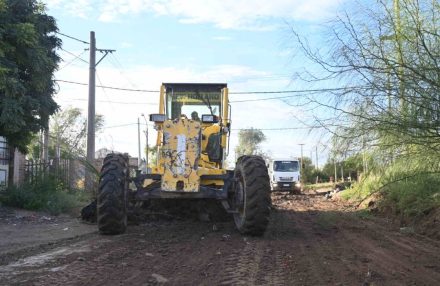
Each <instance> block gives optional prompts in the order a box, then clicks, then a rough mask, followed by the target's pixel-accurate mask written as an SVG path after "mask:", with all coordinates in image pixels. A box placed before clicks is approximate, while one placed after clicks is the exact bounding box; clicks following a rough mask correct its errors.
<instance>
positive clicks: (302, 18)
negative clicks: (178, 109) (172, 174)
mask: <svg viewBox="0 0 440 286" xmlns="http://www.w3.org/2000/svg"><path fill="white" fill-rule="evenodd" d="M345 2H346V1H344V0H272V1H266V0H264V1H261V0H209V1H206V0H205V1H202V0H186V1H177V0H100V1H96V0H93V1H92V0H77V1H70V0H45V1H43V3H45V4H46V7H47V13H48V14H49V15H51V16H53V17H55V19H56V21H57V24H58V28H59V32H60V33H62V34H65V35H68V36H71V37H74V38H76V39H80V40H82V41H85V42H89V37H90V36H89V34H90V31H94V32H95V35H96V43H97V48H99V49H114V50H116V51H115V52H113V53H112V54H109V55H108V56H106V57H105V58H104V59H103V60H102V61H101V62H100V63H99V65H98V66H97V73H96V84H97V85H103V86H112V87H119V88H126V89H142V90H158V89H159V87H160V85H161V83H162V82H206V83H209V82H213V83H227V84H228V87H229V91H230V93H231V95H230V101H231V105H232V134H231V140H230V142H231V145H230V155H229V156H228V161H230V162H233V161H234V160H235V158H234V157H235V156H234V152H233V150H234V148H235V146H236V144H237V142H238V132H239V130H240V129H243V128H251V127H253V128H258V129H262V131H263V132H264V134H265V135H266V137H267V140H266V141H265V142H264V143H262V145H261V147H262V149H263V151H264V152H266V153H268V154H270V155H271V156H272V157H299V156H300V154H301V151H300V150H301V149H300V145H299V144H304V146H303V151H304V155H305V156H309V157H310V156H311V155H312V156H313V162H314V163H315V157H316V155H315V151H316V150H318V155H319V156H318V161H319V165H320V166H322V165H323V163H324V161H325V160H326V158H327V154H328V138H329V134H327V133H326V132H325V130H310V129H308V128H306V127H305V126H304V124H303V122H306V121H308V120H310V119H312V118H313V117H314V116H316V115H315V114H314V112H316V110H314V111H310V109H309V108H307V107H306V106H304V107H301V106H298V104H291V105H289V103H292V102H300V101H301V100H302V99H301V98H299V97H292V98H288V99H268V98H271V97H276V96H280V94H233V93H234V92H243V91H283V90H300V89H310V88H316V86H311V85H310V84H307V83H305V82H302V81H300V80H298V79H297V78H296V77H295V76H294V75H295V73H296V72H300V71H303V70H304V69H306V68H310V63H307V61H306V60H305V58H304V57H303V56H302V55H301V54H300V53H299V52H298V49H297V47H296V46H295V45H294V43H293V40H292V32H291V28H292V27H294V28H295V30H296V31H298V32H299V33H300V34H302V35H306V36H308V38H309V40H310V41H311V43H312V44H314V43H315V44H319V43H323V42H324V41H323V40H324V39H321V38H320V37H321V34H322V30H323V29H322V27H323V26H325V23H326V22H327V21H329V20H331V19H333V18H334V17H336V15H337V13H338V12H339V11H341V9H342V8H343V5H344V3H345ZM59 37H60V38H61V39H62V41H63V45H62V50H61V51H60V52H59V54H60V56H61V57H62V59H63V61H62V62H61V63H60V68H59V70H58V71H57V72H56V74H55V78H56V79H57V80H59V81H58V84H59V90H58V93H57V94H56V96H55V99H56V101H57V102H58V104H59V105H60V106H61V108H62V109H64V108H67V107H69V106H72V107H79V108H81V109H83V110H84V114H87V97H88V87H87V86H86V85H77V84H72V83H66V82H62V81H72V82H79V83H85V84H87V82H88V77H89V75H88V72H89V66H88V61H89V54H88V53H89V52H88V51H87V50H85V49H87V48H88V45H87V44H85V43H82V42H80V41H77V40H74V39H71V38H68V37H65V36H62V35H59ZM101 57H102V54H100V53H97V59H100V58H101ZM319 87H326V86H319ZM281 95H287V96H288V95H289V94H281ZM158 99H159V97H158V94H157V93H147V92H133V91H121V90H112V89H104V88H99V87H97V88H96V112H97V113H99V114H102V115H103V116H104V119H105V126H104V129H103V131H102V132H101V133H100V134H98V136H97V138H96V150H98V149H100V148H107V149H110V150H115V151H120V152H128V153H129V154H130V155H132V156H134V157H137V155H138V133H137V132H138V129H137V124H136V122H137V120H138V118H140V121H141V123H142V125H141V127H142V130H145V128H146V125H145V122H146V121H145V120H144V119H143V117H142V116H141V115H142V114H145V116H146V117H147V118H148V116H147V115H148V114H151V113H157V112H158ZM243 100H245V102H239V101H243ZM246 100H250V101H246ZM234 101H235V102H234ZM148 128H149V142H150V145H151V144H152V143H153V144H154V142H155V140H156V133H155V132H154V130H153V128H152V125H150V126H149V127H148ZM274 129H275V130H274ZM141 141H142V142H141V145H142V146H144V145H145V135H144V134H142V140H141ZM312 152H313V153H312Z"/></svg>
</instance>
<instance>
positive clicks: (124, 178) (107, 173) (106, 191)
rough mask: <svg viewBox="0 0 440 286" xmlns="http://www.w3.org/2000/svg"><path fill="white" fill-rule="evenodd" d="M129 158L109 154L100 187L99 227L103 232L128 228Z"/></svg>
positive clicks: (102, 171)
mask: <svg viewBox="0 0 440 286" xmlns="http://www.w3.org/2000/svg"><path fill="white" fill-rule="evenodd" d="M127 161H128V159H127V158H126V157H125V156H124V155H122V154H108V155H107V156H106V157H105V159H104V163H103V165H102V169H101V175H100V177H99V188H98V204H97V210H98V228H99V232H100V233H102V234H121V233H124V232H125V229H126V228H127V189H128V162H127Z"/></svg>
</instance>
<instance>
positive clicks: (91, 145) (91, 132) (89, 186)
mask: <svg viewBox="0 0 440 286" xmlns="http://www.w3.org/2000/svg"><path fill="white" fill-rule="evenodd" d="M89 51H90V61H89V106H88V114H87V162H88V163H89V164H91V165H92V166H93V164H94V161H95V88H96V83H95V77H96V67H97V66H98V64H99V63H100V62H101V61H102V60H103V59H104V58H105V56H107V55H108V54H109V53H112V52H114V51H115V50H105V49H97V48H96V39H95V32H93V31H91V32H90V49H89ZM96 51H98V52H101V53H104V55H103V56H102V58H101V59H100V60H99V61H98V62H97V63H96ZM85 171H86V172H85V175H86V176H85V187H86V190H87V191H90V192H91V191H93V177H92V173H91V170H90V167H86V170H85Z"/></svg>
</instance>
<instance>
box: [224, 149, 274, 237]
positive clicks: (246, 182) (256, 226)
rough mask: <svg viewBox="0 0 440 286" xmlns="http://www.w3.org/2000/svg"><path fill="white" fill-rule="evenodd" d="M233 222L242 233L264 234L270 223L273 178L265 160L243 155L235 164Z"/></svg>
mask: <svg viewBox="0 0 440 286" xmlns="http://www.w3.org/2000/svg"><path fill="white" fill-rule="evenodd" d="M234 181H235V187H234V198H233V200H234V201H233V205H235V208H236V209H237V210H238V212H237V213H234V222H235V225H236V226H237V229H238V230H239V231H240V232H241V233H242V234H247V235H255V236H259V235H263V234H264V232H265V231H266V227H267V224H268V223H269V215H270V207H271V198H270V180H269V175H268V173H267V167H266V164H265V163H264V160H263V159H262V158H261V157H259V156H242V157H240V158H239V159H238V161H237V163H236V165H235V172H234Z"/></svg>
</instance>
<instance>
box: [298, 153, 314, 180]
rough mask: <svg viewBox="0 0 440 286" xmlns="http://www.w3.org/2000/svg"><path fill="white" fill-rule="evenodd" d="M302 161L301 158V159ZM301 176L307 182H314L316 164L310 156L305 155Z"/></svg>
mask: <svg viewBox="0 0 440 286" xmlns="http://www.w3.org/2000/svg"><path fill="white" fill-rule="evenodd" d="M300 161H301V159H300ZM301 167H302V169H301V176H302V178H303V180H304V182H306V183H314V182H315V178H314V172H313V171H314V170H315V166H314V165H313V163H312V160H311V159H310V158H309V157H303V162H302V163H301Z"/></svg>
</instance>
